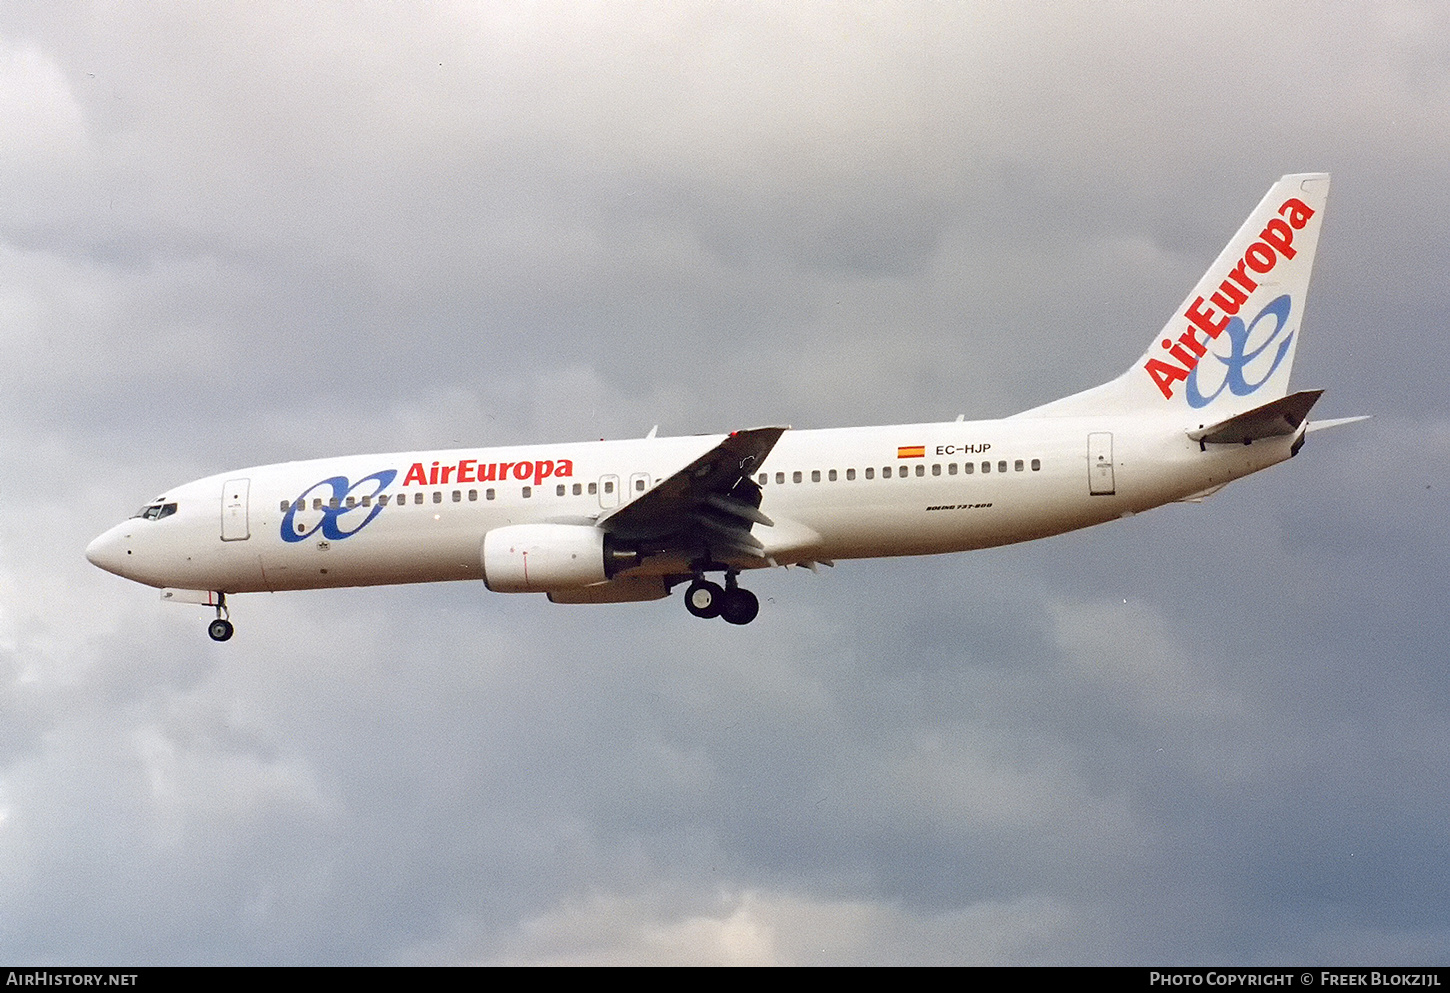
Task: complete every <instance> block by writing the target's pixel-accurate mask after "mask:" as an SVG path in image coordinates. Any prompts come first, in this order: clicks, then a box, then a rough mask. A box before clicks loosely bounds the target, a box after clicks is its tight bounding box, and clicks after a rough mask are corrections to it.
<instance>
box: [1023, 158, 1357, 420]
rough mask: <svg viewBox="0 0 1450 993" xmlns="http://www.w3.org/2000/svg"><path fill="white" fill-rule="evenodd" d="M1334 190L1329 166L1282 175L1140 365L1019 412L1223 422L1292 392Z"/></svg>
mask: <svg viewBox="0 0 1450 993" xmlns="http://www.w3.org/2000/svg"><path fill="white" fill-rule="evenodd" d="M1328 197H1329V176H1328V174H1327V173H1303V174H1299V175H1293V176H1285V177H1283V178H1282V179H1280V180H1279V181H1278V182H1277V183H1275V184H1274V185H1273V187H1272V188H1271V189H1270V190H1269V192H1268V195H1267V196H1265V197H1264V199H1263V200H1261V201H1260V202H1259V205H1258V206H1257V207H1255V208H1254V212H1253V213H1252V214H1250V215H1249V219H1248V220H1247V221H1245V222H1244V225H1243V227H1241V228H1239V231H1238V234H1236V235H1234V236H1233V239H1232V240H1231V241H1230V242H1229V243H1228V247H1226V248H1225V249H1224V250H1223V252H1222V253H1221V254H1220V255H1219V257H1218V259H1217V260H1216V261H1215V262H1214V263H1213V265H1212V266H1210V267H1209V270H1208V272H1206V273H1204V275H1203V278H1202V279H1200V280H1199V281H1198V285H1197V286H1195V287H1194V288H1193V291H1192V292H1191V293H1189V294H1188V297H1187V298H1186V299H1185V300H1184V301H1183V303H1182V304H1181V305H1180V306H1179V308H1178V310H1177V311H1176V312H1175V313H1174V315H1173V317H1172V319H1170V320H1169V322H1168V324H1167V326H1165V327H1164V328H1163V330H1162V332H1161V333H1159V334H1158V335H1156V336H1155V337H1154V339H1153V342H1152V344H1150V345H1149V346H1148V350H1147V351H1146V352H1144V353H1143V355H1142V357H1141V358H1139V359H1138V361H1137V362H1135V363H1134V364H1133V366H1132V368H1130V369H1129V370H1128V371H1127V372H1125V373H1123V375H1121V376H1119V377H1118V378H1117V379H1115V380H1113V381H1112V382H1109V383H1104V384H1103V385H1102V386H1098V387H1094V388H1093V389H1090V390H1086V391H1084V392H1082V393H1077V394H1074V395H1072V396H1070V397H1065V398H1063V399H1061V400H1055V401H1053V402H1052V403H1049V404H1046V405H1044V406H1041V407H1034V408H1033V409H1032V410H1028V411H1024V412H1023V413H1022V414H1019V415H1018V416H1019V417H1020V416H1026V417H1047V416H1073V415H1079V414H1111V413H1123V414H1126V413H1144V412H1148V413H1183V414H1185V415H1188V416H1189V417H1190V418H1191V419H1194V420H1199V421H1203V420H1206V419H1209V418H1211V419H1212V420H1215V421H1218V420H1223V419H1225V418H1228V417H1232V416H1234V415H1236V414H1239V413H1242V412H1244V411H1247V410H1251V409H1253V408H1255V407H1259V406H1262V405H1263V404H1265V403H1267V402H1269V401H1272V400H1276V399H1278V398H1280V397H1283V396H1285V395H1287V393H1288V392H1289V370H1290V368H1291V367H1292V366H1293V364H1294V350H1295V348H1296V347H1297V346H1298V344H1299V328H1300V325H1301V322H1302V320H1303V316H1304V301H1305V298H1306V297H1307V295H1308V292H1309V274H1310V272H1311V270H1312V269H1313V268H1314V250H1315V247H1316V246H1317V245H1318V243H1319V228H1320V225H1321V224H1322V223H1323V220H1324V206H1325V203H1326V201H1327V199H1328Z"/></svg>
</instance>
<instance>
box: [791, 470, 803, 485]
mask: <svg viewBox="0 0 1450 993" xmlns="http://www.w3.org/2000/svg"><path fill="white" fill-rule="evenodd" d="M790 478H791V482H793V483H799V482H800V481H801V473H800V470H799V469H797V470H796V471H795V472H793V473H791V474H790Z"/></svg>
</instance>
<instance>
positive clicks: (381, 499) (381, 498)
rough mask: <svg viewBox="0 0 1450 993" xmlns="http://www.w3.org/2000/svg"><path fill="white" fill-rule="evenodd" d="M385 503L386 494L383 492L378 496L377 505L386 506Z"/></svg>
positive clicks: (386, 502)
mask: <svg viewBox="0 0 1450 993" xmlns="http://www.w3.org/2000/svg"><path fill="white" fill-rule="evenodd" d="M387 505H388V495H387V494H386V493H384V494H383V495H382V496H380V497H378V506H379V507H386V506H387Z"/></svg>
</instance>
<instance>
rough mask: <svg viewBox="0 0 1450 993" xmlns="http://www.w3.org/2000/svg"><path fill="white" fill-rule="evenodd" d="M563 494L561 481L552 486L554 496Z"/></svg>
mask: <svg viewBox="0 0 1450 993" xmlns="http://www.w3.org/2000/svg"><path fill="white" fill-rule="evenodd" d="M563 495H564V484H563V483H560V484H559V485H558V486H556V487H554V496H563Z"/></svg>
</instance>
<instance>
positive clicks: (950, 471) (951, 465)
mask: <svg viewBox="0 0 1450 993" xmlns="http://www.w3.org/2000/svg"><path fill="white" fill-rule="evenodd" d="M956 474H957V464H956V463H955V462H948V463H947V475H948V476H955V475H956Z"/></svg>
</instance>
